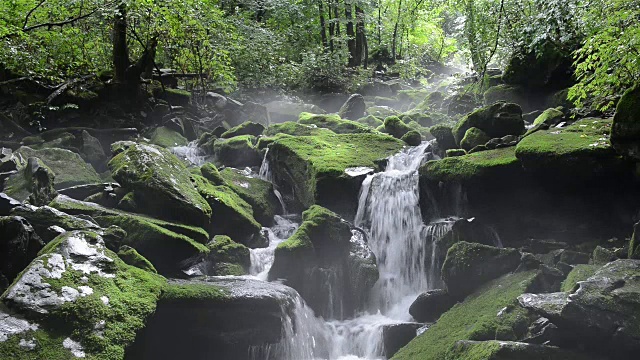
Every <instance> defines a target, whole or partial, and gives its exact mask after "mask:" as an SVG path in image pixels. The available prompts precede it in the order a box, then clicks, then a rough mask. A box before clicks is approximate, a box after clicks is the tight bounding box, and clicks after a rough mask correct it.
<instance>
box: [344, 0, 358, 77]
mask: <svg viewBox="0 0 640 360" xmlns="http://www.w3.org/2000/svg"><path fill="white" fill-rule="evenodd" d="M344 17H345V18H346V19H347V48H348V49H349V66H350V67H354V66H356V56H357V54H356V34H355V31H354V28H353V12H352V4H351V2H350V0H346V1H345V3H344Z"/></svg>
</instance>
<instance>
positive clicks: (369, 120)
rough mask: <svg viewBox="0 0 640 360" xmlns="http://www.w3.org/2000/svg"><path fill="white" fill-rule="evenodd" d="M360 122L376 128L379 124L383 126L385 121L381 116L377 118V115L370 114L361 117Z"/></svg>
mask: <svg viewBox="0 0 640 360" xmlns="http://www.w3.org/2000/svg"><path fill="white" fill-rule="evenodd" d="M358 122H359V123H360V124H363V125H367V126H370V127H372V128H374V129H375V128H377V127H378V126H381V125H383V124H384V122H383V121H382V120H380V118H377V117H375V116H373V115H369V116H366V117H363V118H360V119H358Z"/></svg>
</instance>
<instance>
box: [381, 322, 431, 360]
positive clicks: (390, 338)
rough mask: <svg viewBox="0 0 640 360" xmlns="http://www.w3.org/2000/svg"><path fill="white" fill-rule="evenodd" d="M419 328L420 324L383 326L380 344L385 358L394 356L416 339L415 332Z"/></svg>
mask: <svg viewBox="0 0 640 360" xmlns="http://www.w3.org/2000/svg"><path fill="white" fill-rule="evenodd" d="M420 327H422V324H417V323H402V324H393V325H384V326H383V328H382V343H383V345H384V353H385V356H386V357H387V358H388V359H390V358H391V357H392V356H393V355H395V353H397V352H398V350H400V349H401V348H402V347H403V346H405V345H407V344H408V343H409V341H411V340H412V339H413V338H414V337H416V332H417V331H418V329H419V328H420Z"/></svg>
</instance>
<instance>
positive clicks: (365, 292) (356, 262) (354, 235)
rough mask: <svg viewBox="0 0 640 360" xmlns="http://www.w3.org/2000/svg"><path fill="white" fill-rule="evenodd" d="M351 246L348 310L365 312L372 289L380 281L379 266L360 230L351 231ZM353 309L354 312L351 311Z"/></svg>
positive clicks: (348, 271)
mask: <svg viewBox="0 0 640 360" xmlns="http://www.w3.org/2000/svg"><path fill="white" fill-rule="evenodd" d="M350 243H351V246H350V250H349V259H348V260H347V273H348V275H347V276H348V278H349V284H350V286H349V288H348V290H347V291H348V295H347V298H346V299H345V300H347V304H346V306H347V308H348V309H350V310H349V311H359V310H363V309H364V307H365V306H366V305H365V304H367V303H368V300H369V294H370V293H371V289H373V286H374V285H375V283H376V282H377V281H378V278H379V276H380V274H379V273H378V265H377V262H376V256H375V254H374V253H373V251H371V249H370V248H369V246H368V245H367V242H366V241H365V234H364V232H361V231H360V230H357V229H353V230H351V240H350ZM351 309H352V310H351Z"/></svg>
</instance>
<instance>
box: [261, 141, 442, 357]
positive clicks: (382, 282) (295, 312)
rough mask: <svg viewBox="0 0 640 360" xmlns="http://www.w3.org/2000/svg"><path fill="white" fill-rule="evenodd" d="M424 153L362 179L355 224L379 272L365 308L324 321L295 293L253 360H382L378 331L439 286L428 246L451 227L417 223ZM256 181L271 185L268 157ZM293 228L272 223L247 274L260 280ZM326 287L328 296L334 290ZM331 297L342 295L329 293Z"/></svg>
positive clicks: (422, 149) (402, 156)
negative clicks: (275, 338)
mask: <svg viewBox="0 0 640 360" xmlns="http://www.w3.org/2000/svg"><path fill="white" fill-rule="evenodd" d="M429 148H430V144H429V143H423V144H422V145H420V146H417V147H414V148H408V149H405V150H404V151H402V152H400V153H399V154H397V155H395V156H393V157H392V158H390V159H389V161H388V164H387V168H386V170H385V171H384V172H381V173H377V174H373V175H369V176H368V177H367V178H366V179H365V180H364V181H363V184H362V189H361V192H360V198H359V206H358V212H357V216H356V220H355V223H356V226H360V227H362V228H364V229H365V231H366V232H367V234H368V239H369V242H368V245H369V247H370V248H371V251H373V253H375V255H376V257H377V260H378V270H379V273H380V278H379V280H378V282H377V283H376V285H375V286H374V290H373V293H372V294H371V299H372V301H371V304H370V306H369V310H368V311H367V312H365V313H363V314H361V315H359V316H357V317H355V318H353V319H348V320H327V321H325V320H324V319H322V318H318V317H316V316H315V315H314V313H313V311H312V310H311V309H310V308H309V307H308V306H307V305H306V304H305V303H304V301H303V300H302V299H301V298H300V296H299V295H297V296H296V297H294V298H293V299H292V300H291V303H290V305H292V306H293V307H292V309H285V308H283V319H284V324H283V329H282V336H283V337H282V339H283V340H282V341H281V342H280V343H278V344H273V345H268V346H264V347H260V348H256V349H252V356H253V358H254V359H285V360H286V359H289V360H305V359H339V360H355V359H382V358H384V355H383V354H384V349H383V341H382V340H383V339H382V333H383V329H384V327H385V326H386V325H391V324H397V323H400V322H406V321H410V320H411V317H410V316H409V313H408V308H409V306H410V304H411V303H412V302H413V300H415V298H416V296H417V295H418V294H419V293H421V292H423V291H425V290H428V289H430V288H433V286H435V285H439V283H438V282H437V281H439V280H436V279H437V278H439V276H436V274H437V269H438V266H437V264H434V258H435V250H434V249H435V244H433V243H434V242H436V241H437V240H439V239H440V238H441V237H442V236H443V235H444V234H445V233H446V232H447V231H448V230H450V226H451V224H452V222H448V221H436V222H434V223H433V224H431V225H429V226H425V225H424V223H423V221H422V214H421V211H420V205H419V200H420V193H419V188H418V172H417V170H418V168H419V166H420V165H421V164H422V163H423V161H424V160H425V158H426V157H427V156H428V155H430V154H431V153H430V152H428V150H429ZM260 177H261V178H263V179H265V180H271V172H270V169H269V164H268V161H266V156H265V161H263V164H262V167H261V169H260ZM296 227H297V224H295V223H292V222H291V221H290V220H287V219H286V218H283V217H279V218H278V217H277V218H276V226H275V227H274V228H272V229H270V230H269V240H270V242H269V246H268V247H267V248H264V249H252V250H251V274H252V275H253V276H255V277H257V278H259V279H266V277H267V274H268V271H269V269H270V268H271V265H272V263H273V254H274V251H275V248H276V246H277V245H278V244H279V243H280V242H282V241H284V240H285V239H286V238H287V237H288V236H290V235H291V234H292V233H293V232H294V231H295V229H296ZM352 242H356V243H358V244H360V243H362V244H364V242H363V234H361V233H360V232H358V231H354V232H353V238H352ZM362 247H363V249H366V246H362ZM363 251H365V250H363ZM327 279H331V274H327ZM329 285H330V284H329ZM329 285H328V286H327V291H335V289H333V288H332V287H331V286H329ZM296 294H297V293H296ZM334 298H340V296H339V295H337V296H330V299H334ZM329 305H330V306H332V308H333V307H335V306H334V304H329ZM329 315H331V313H329ZM336 315H337V314H336ZM329 317H331V316H329ZM336 317H338V318H339V316H336Z"/></svg>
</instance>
